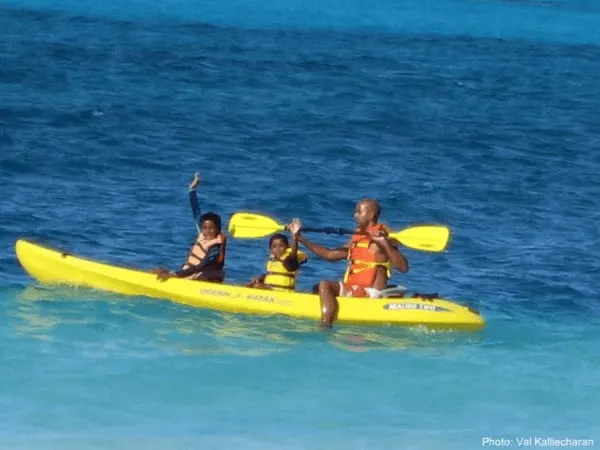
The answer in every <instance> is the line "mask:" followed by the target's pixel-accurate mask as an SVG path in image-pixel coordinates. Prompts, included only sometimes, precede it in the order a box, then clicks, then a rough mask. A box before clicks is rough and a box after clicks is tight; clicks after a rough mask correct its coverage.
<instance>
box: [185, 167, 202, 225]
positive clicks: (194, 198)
mask: <svg viewBox="0 0 600 450" xmlns="http://www.w3.org/2000/svg"><path fill="white" fill-rule="evenodd" d="M199 185H200V176H199V175H198V172H196V173H195V174H194V179H193V180H192V182H191V183H190V185H189V187H188V189H189V191H188V194H189V197H190V207H191V208H192V216H193V217H194V223H195V224H196V228H197V229H198V232H200V224H199V223H198V221H199V220H200V217H201V216H202V210H201V209H200V203H198V195H197V194H196V188H197V187H198V186H199Z"/></svg>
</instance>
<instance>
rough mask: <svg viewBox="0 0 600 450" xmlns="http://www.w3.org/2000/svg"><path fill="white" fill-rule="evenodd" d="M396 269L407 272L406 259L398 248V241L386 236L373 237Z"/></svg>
mask: <svg viewBox="0 0 600 450" xmlns="http://www.w3.org/2000/svg"><path fill="white" fill-rule="evenodd" d="M374 240H375V242H377V244H379V247H380V248H381V250H382V251H383V252H384V253H385V255H386V256H387V257H388V258H389V259H390V261H391V262H392V264H393V265H394V267H395V268H396V269H398V270H399V271H400V272H402V273H406V272H408V259H407V258H406V256H404V254H402V252H401V251H400V249H399V248H398V241H396V240H395V239H388V238H387V237H381V238H375V239H374Z"/></svg>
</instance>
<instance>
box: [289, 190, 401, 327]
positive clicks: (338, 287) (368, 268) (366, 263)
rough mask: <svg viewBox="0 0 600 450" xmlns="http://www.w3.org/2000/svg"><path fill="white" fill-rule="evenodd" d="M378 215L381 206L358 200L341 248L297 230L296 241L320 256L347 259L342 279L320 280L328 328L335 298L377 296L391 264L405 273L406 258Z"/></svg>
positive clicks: (332, 318)
mask: <svg viewBox="0 0 600 450" xmlns="http://www.w3.org/2000/svg"><path fill="white" fill-rule="evenodd" d="M380 214H381V207H380V206H379V203H378V202H377V201H376V200H372V199H364V200H361V201H359V202H358V203H357V204H356V209H355V211H354V220H355V221H356V230H355V233H354V234H353V235H352V237H351V238H350V241H349V242H348V244H346V245H345V246H344V247H342V248H337V249H329V248H326V247H324V246H322V245H319V244H315V243H313V242H310V241H309V240H308V239H306V238H305V237H304V236H302V235H301V234H300V232H299V233H298V240H299V241H300V242H301V243H302V244H303V245H305V246H306V248H308V249H309V250H310V251H311V252H312V253H314V254H315V255H317V256H318V257H319V258H322V259H325V260H327V261H340V260H342V259H348V268H347V269H346V273H345V275H344V280H343V281H330V280H321V281H320V282H319V296H320V297H321V321H322V323H323V324H324V325H325V326H327V327H331V325H332V324H333V322H334V321H335V319H336V317H337V312H338V302H337V298H336V297H338V296H341V297H370V298H377V297H379V296H380V291H381V290H383V289H385V288H386V286H387V282H388V280H389V278H390V276H391V268H392V266H394V267H395V268H396V269H398V270H399V271H400V272H403V273H406V272H408V260H407V259H406V257H405V256H404V255H403V254H402V253H401V252H400V250H399V249H398V242H397V241H396V240H393V239H389V238H388V237H387V234H388V231H389V229H388V227H387V226H385V225H383V224H379V223H378V222H379V216H380ZM300 230H301V225H300Z"/></svg>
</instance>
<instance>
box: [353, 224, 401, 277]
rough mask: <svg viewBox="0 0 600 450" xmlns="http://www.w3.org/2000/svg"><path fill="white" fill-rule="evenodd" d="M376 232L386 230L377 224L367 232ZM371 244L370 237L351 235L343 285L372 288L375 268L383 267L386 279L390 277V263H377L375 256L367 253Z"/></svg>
mask: <svg viewBox="0 0 600 450" xmlns="http://www.w3.org/2000/svg"><path fill="white" fill-rule="evenodd" d="M377 230H386V231H387V230H388V228H387V227H386V226H385V225H382V224H378V225H373V226H371V227H370V228H369V229H368V230H367V232H368V233H372V232H374V231H377ZM372 242H373V240H372V238H371V236H369V235H364V234H353V235H352V239H351V241H350V249H349V251H348V261H349V263H348V268H347V269H346V273H345V275H344V284H346V285H356V286H360V287H372V286H373V283H375V277H376V276H377V268H378V267H385V269H386V270H387V275H388V277H390V276H391V273H392V271H391V268H392V265H391V262H390V261H385V262H380V261H377V257H376V255H374V254H373V253H371V252H370V251H369V247H370V246H371V243H372Z"/></svg>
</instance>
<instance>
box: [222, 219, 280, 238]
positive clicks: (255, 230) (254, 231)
mask: <svg viewBox="0 0 600 450" xmlns="http://www.w3.org/2000/svg"><path fill="white" fill-rule="evenodd" d="M284 230H285V225H282V224H280V223H278V222H276V221H275V220H273V219H271V218H270V217H267V216H263V215H260V214H253V213H247V212H238V213H235V214H234V215H232V216H231V219H230V220H229V227H228V231H229V234H230V235H231V236H233V237H234V238H241V239H251V238H261V237H265V236H269V235H270V234H273V233H277V232H278V231H284Z"/></svg>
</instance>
